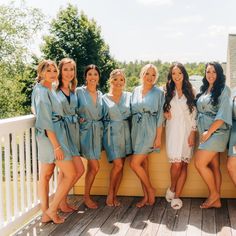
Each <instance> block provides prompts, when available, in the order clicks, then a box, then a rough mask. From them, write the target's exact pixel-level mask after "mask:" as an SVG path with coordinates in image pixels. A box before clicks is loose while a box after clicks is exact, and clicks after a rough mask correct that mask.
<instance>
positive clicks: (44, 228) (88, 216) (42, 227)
mask: <svg viewBox="0 0 236 236" xmlns="http://www.w3.org/2000/svg"><path fill="white" fill-rule="evenodd" d="M94 198H95V199H96V201H97V202H98V203H99V208H98V209H96V210H91V209H88V208H86V207H85V205H84V204H83V201H82V197H81V196H78V195H72V196H70V199H69V201H70V202H71V203H73V204H74V205H76V206H79V210H78V211H77V212H74V213H72V214H64V215H63V216H65V217H66V218H67V219H66V221H65V223H64V224H61V225H55V224H53V223H48V224H42V223H41V222H40V217H38V218H37V219H35V220H33V221H32V222H30V224H28V225H27V226H25V227H24V228H23V229H22V230H20V231H18V232H17V233H16V234H14V235H17V236H19V235H27V236H31V235H43V236H46V235H57V236H58V235H63V236H64V235H73V236H74V235H86V236H93V235H96V236H97V235H121V236H123V235H126V236H127V235H128V236H129V235H131V236H138V235H150V236H153V235H160V236H163V235H191V236H195V235H196V236H197V235H225V236H230V235H236V200H233V199H222V208H220V209H205V210H202V209H200V208H199V205H200V204H201V202H202V201H203V199H199V198H183V203H184V206H183V208H182V209H181V210H178V211H177V210H173V209H172V208H171V207H170V204H169V203H167V202H166V200H165V199H164V198H156V203H155V205H153V206H146V207H143V208H141V209H138V208H137V207H135V203H136V202H137V201H138V200H139V199H140V198H138V197H119V198H120V200H121V202H122V205H121V206H120V207H108V206H106V204H105V200H106V197H105V196H95V197H94Z"/></svg>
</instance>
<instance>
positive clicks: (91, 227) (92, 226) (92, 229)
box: [68, 202, 115, 236]
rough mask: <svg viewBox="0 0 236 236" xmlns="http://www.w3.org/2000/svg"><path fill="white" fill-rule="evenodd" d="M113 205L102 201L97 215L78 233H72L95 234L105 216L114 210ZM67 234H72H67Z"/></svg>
mask: <svg viewBox="0 0 236 236" xmlns="http://www.w3.org/2000/svg"><path fill="white" fill-rule="evenodd" d="M114 210H115V207H109V206H107V205H105V202H104V207H103V208H102V209H101V210H100V211H99V215H98V217H95V218H94V219H93V220H92V221H91V222H90V223H89V224H88V225H87V226H86V227H85V228H84V230H83V231H82V232H81V233H80V234H77V233H76V234H74V235H81V236H82V235H95V234H96V233H97V232H98V231H99V229H100V227H101V226H102V225H103V224H104V222H105V221H106V220H107V218H108V217H109V216H110V215H111V214H112V213H113V212H114ZM68 235H73V234H71V232H70V234H68Z"/></svg>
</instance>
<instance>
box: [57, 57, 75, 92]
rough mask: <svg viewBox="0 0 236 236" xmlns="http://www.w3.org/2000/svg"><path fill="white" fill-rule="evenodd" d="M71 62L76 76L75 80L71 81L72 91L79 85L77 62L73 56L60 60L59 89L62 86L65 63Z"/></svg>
mask: <svg viewBox="0 0 236 236" xmlns="http://www.w3.org/2000/svg"><path fill="white" fill-rule="evenodd" d="M68 63H71V64H72V65H73V67H74V78H73V80H72V81H71V82H70V90H71V91H72V92H74V91H75V89H76V87H77V73H76V63H75V61H74V60H73V59H71V58H63V59H62V60H61V61H60V62H59V66H58V67H59V76H58V81H59V85H58V89H60V88H61V86H62V69H63V66H64V65H65V64H68Z"/></svg>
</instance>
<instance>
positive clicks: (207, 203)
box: [200, 198, 221, 209]
mask: <svg viewBox="0 0 236 236" xmlns="http://www.w3.org/2000/svg"><path fill="white" fill-rule="evenodd" d="M213 207H214V208H220V207H221V201H220V198H218V199H216V200H215V201H210V200H209V201H208V200H206V201H205V202H203V203H202V204H201V205H200V208H202V209H208V208H213Z"/></svg>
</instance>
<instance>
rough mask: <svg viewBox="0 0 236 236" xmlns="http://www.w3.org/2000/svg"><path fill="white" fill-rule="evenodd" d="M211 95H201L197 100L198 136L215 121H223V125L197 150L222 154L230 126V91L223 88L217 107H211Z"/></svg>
mask: <svg viewBox="0 0 236 236" xmlns="http://www.w3.org/2000/svg"><path fill="white" fill-rule="evenodd" d="M210 99H211V95H210V94H203V95H202V96H200V97H199V98H198V100H197V111H198V114H197V127H198V131H199V135H202V133H203V132H204V131H206V130H208V129H209V128H210V126H211V124H212V123H213V122H214V121H216V120H223V121H224V124H223V125H222V126H221V127H220V128H219V129H217V130H216V131H215V132H214V133H213V134H212V135H211V137H210V138H209V139H208V140H207V141H206V142H204V143H200V144H199V147H198V149H203V150H208V151H214V152H224V150H225V149H226V146H227V143H228V140H229V133H230V127H231V125H232V106H231V99H230V89H229V88H228V87H227V86H225V88H224V89H223V91H222V92H221V95H220V96H219V98H218V99H219V100H218V105H217V106H213V105H212V104H211V102H210Z"/></svg>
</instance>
